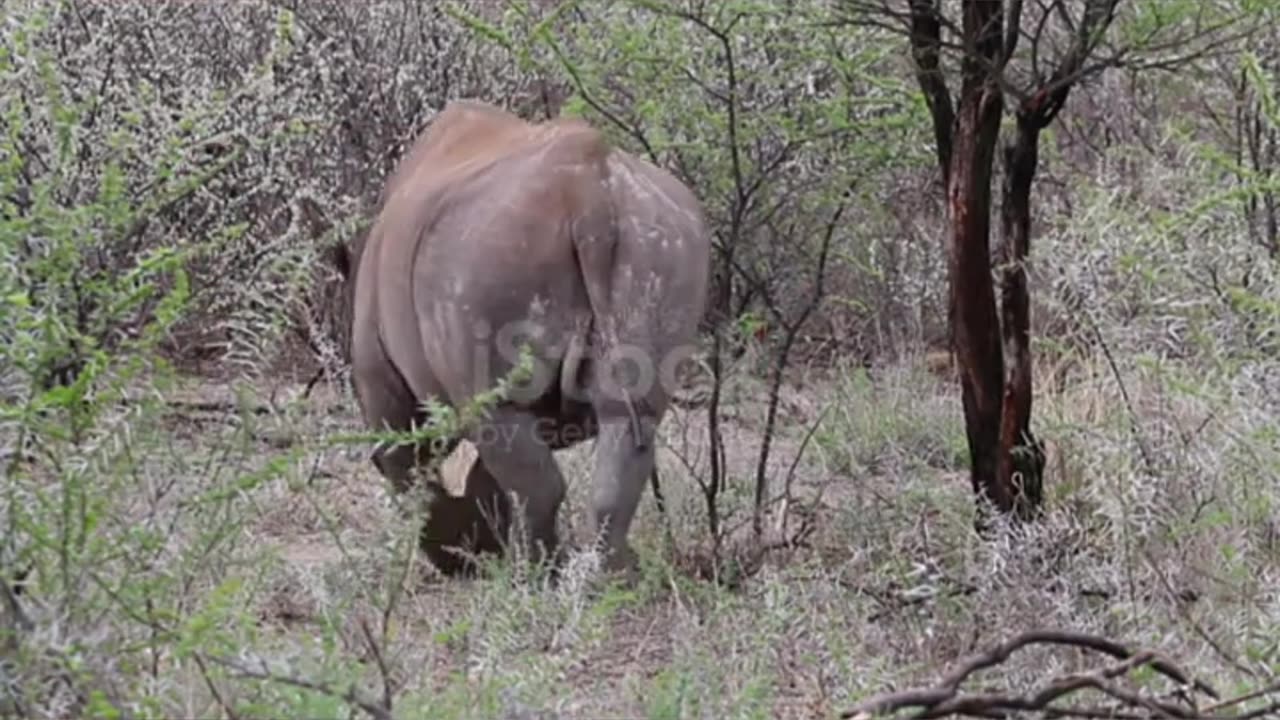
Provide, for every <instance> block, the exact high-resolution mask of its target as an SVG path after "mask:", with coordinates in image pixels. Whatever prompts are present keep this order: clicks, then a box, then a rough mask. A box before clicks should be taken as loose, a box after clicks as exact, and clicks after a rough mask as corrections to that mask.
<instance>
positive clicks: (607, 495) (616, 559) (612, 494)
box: [590, 415, 655, 570]
mask: <svg viewBox="0 0 1280 720" xmlns="http://www.w3.org/2000/svg"><path fill="white" fill-rule="evenodd" d="M654 452H655V450H654V421H653V418H651V417H647V416H645V415H640V416H639V417H638V418H635V419H633V418H631V417H625V416H624V417H616V416H615V417H611V418H609V419H608V420H602V421H601V423H600V432H599V435H598V436H597V437H596V446H595V468H594V471H593V475H592V479H591V480H592V482H591V484H592V488H591V489H592V497H591V525H590V527H591V532H592V533H593V535H594V539H595V540H596V541H598V542H602V543H603V545H604V551H605V555H606V556H605V564H604V566H605V568H606V569H608V570H630V569H632V568H633V567H634V565H635V562H636V557H635V553H634V551H632V549H631V546H630V545H629V544H628V543H627V533H628V532H629V531H630V529H631V521H632V519H633V518H634V517H635V513H636V507H637V506H638V505H639V504H640V498H641V496H642V495H643V494H644V489H645V486H646V484H647V482H648V480H649V475H650V473H651V471H652V470H653V465H654V460H655V457H654Z"/></svg>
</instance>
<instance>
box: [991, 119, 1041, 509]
mask: <svg viewBox="0 0 1280 720" xmlns="http://www.w3.org/2000/svg"><path fill="white" fill-rule="evenodd" d="M1017 121H1018V122H1017V126H1016V129H1015V135H1014V139H1013V141H1012V142H1010V143H1008V144H1007V145H1006V146H1005V148H1004V158H1003V159H1004V172H1005V175H1004V187H1003V196H1002V198H1001V203H1000V230H1001V233H1000V234H1001V237H1002V240H1003V242H1002V243H1001V248H1000V249H1001V253H1000V254H1001V265H1002V267H1001V271H1000V274H1001V317H1002V320H1003V322H1002V325H1001V329H1002V334H1003V337H1004V359H1005V360H1006V361H1007V362H1008V364H1009V369H1008V375H1007V377H1006V382H1005V387H1004V401H1003V404H1002V408H1001V416H1000V447H999V449H998V456H999V467H998V469H997V478H998V479H997V484H998V485H999V486H1001V487H1002V488H1005V489H1006V492H1008V493H1010V494H1011V497H1010V507H1011V508H1012V509H1013V510H1014V512H1015V513H1016V515H1017V516H1018V517H1019V518H1020V519H1029V518H1031V517H1032V516H1034V515H1035V514H1036V513H1037V512H1038V510H1039V507H1040V503H1041V501H1042V499H1043V495H1044V493H1043V487H1042V475H1043V472H1044V463H1045V455H1044V450H1043V448H1042V447H1041V445H1040V442H1039V441H1038V440H1037V439H1036V438H1035V436H1034V435H1033V434H1032V433H1031V404H1032V397H1033V392H1032V390H1033V388H1032V377H1031V296H1030V290H1029V288H1028V286H1027V271H1026V260H1027V256H1028V255H1029V253H1030V251H1031V185H1032V182H1033V181H1034V180H1035V175H1036V168H1037V165H1038V163H1039V138H1040V127H1041V126H1040V125H1039V118H1037V117H1036V116H1034V115H1028V114H1026V113H1024V112H1019V113H1018V118H1017Z"/></svg>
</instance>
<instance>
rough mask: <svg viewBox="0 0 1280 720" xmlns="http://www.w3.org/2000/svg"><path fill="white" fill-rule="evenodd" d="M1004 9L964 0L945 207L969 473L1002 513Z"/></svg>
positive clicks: (1005, 505) (1005, 491) (1008, 496)
mask: <svg viewBox="0 0 1280 720" xmlns="http://www.w3.org/2000/svg"><path fill="white" fill-rule="evenodd" d="M1000 13H1001V3H1000V2H990V1H989V0H987V1H983V0H969V2H966V3H965V5H964V29H965V35H966V37H967V38H972V39H973V42H974V46H975V49H976V51H977V52H976V53H975V54H974V55H969V56H966V57H965V59H964V61H963V65H962V67H963V75H964V78H963V82H962V85H961V90H960V102H959V106H958V108H957V111H956V118H955V126H954V127H955V132H954V136H953V138H952V147H951V157H950V167H949V171H948V172H947V200H948V203H947V207H948V211H949V218H948V219H949V222H950V223H951V244H950V256H949V272H950V276H951V301H950V314H951V318H950V320H951V341H952V347H953V350H954V352H955V356H956V369H957V371H958V373H959V375H960V389H961V398H962V400H963V404H964V417H965V434H966V435H967V437H968V442H969V454H970V479H971V482H972V484H973V489H974V492H975V493H977V494H979V495H980V496H985V497H986V498H987V499H988V500H990V501H991V502H992V503H993V504H994V505H995V507H996V509H997V510H999V511H1000V512H1002V513H1004V512H1008V511H1009V510H1011V509H1012V507H1013V505H1012V503H1013V496H1012V493H1011V492H1009V488H1008V487H1007V486H1006V485H1005V484H1004V483H1002V482H1001V476H1000V415H1001V406H1002V397H1003V394H1004V393H1003V386H1004V357H1003V350H1002V348H1001V339H1000V324H999V316H998V315H997V312H996V297H995V287H994V284H993V283H992V277H991V259H990V257H991V256H990V235H991V171H992V165H993V163H994V160H995V150H996V142H997V140H998V139H999V135H1000V118H1001V116H1002V114H1003V112H1004V99H1003V96H1002V94H1001V92H1000V88H999V86H998V84H997V82H996V79H995V78H993V77H992V76H991V73H990V68H989V67H988V63H994V62H997V61H998V59H999V55H1000V49H1001V40H1002V38H1001V31H1000ZM975 55H976V56H975ZM981 524H983V523H981V522H980V525H981Z"/></svg>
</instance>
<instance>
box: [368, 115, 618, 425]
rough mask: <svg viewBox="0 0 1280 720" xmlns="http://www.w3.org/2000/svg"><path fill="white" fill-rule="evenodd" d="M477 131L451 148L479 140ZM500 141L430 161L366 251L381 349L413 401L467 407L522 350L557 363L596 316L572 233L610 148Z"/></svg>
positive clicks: (540, 130) (465, 131) (543, 136)
mask: <svg viewBox="0 0 1280 720" xmlns="http://www.w3.org/2000/svg"><path fill="white" fill-rule="evenodd" d="M499 119H500V118H499ZM481 125H482V124H481ZM481 125H477V126H471V127H465V128H462V129H457V130H454V132H455V133H456V135H455V137H456V138H459V139H461V138H469V139H471V140H476V139H482V138H483V137H484V136H483V135H482V134H480V133H477V127H480V126H481ZM497 132H498V133H499V134H500V135H501V138H500V139H499V141H498V142H494V143H490V144H486V145H483V147H481V146H479V145H477V146H471V147H468V146H465V145H463V144H462V143H461V140H459V141H458V142H454V143H448V142H442V141H440V139H439V138H437V141H436V144H435V145H434V146H432V145H428V146H427V147H425V148H424V149H423V150H422V152H421V154H420V155H419V162H418V165H417V166H416V168H417V169H416V170H415V171H414V172H413V174H411V175H404V176H401V180H400V185H399V186H398V187H396V188H395V189H394V190H393V192H392V194H391V196H390V197H389V198H388V200H387V205H386V207H385V208H384V212H383V216H382V218H380V222H379V225H380V227H379V229H378V230H379V236H378V237H377V238H376V239H374V240H372V242H371V247H370V248H369V250H370V251H372V252H371V256H372V257H371V262H372V263H373V267H374V268H375V273H373V274H372V275H373V276H374V277H373V279H371V283H370V286H371V288H372V291H373V293H374V294H375V295H376V305H377V306H378V307H379V308H380V309H379V312H378V318H379V325H380V327H381V328H382V336H383V342H384V343H385V344H386V345H387V347H388V352H389V354H390V356H391V358H392V360H393V362H395V363H396V364H397V366H399V367H400V368H401V371H402V372H403V373H404V374H405V376H406V378H407V380H408V382H409V384H410V386H411V387H413V388H414V391H415V393H428V394H435V393H439V392H443V393H445V394H446V395H448V399H449V400H451V401H453V402H460V401H463V400H465V399H466V398H467V397H470V396H472V395H474V394H475V393H476V392H479V391H481V390H484V389H487V388H489V387H491V386H492V384H493V383H494V382H496V381H497V380H499V379H500V378H501V376H502V375H504V374H505V373H506V372H507V371H508V370H509V368H510V367H511V366H512V364H513V363H514V362H515V361H516V359H517V355H516V353H517V349H518V343H519V342H520V341H521V340H522V339H523V340H529V341H531V344H533V345H534V349H535V351H541V352H542V353H543V354H545V355H547V356H552V357H554V356H556V355H558V352H557V351H556V345H557V343H559V342H561V341H562V340H563V339H564V338H565V336H566V334H567V333H568V332H569V331H570V330H571V329H572V328H573V327H574V325H575V324H576V323H578V322H581V321H583V320H585V318H584V313H586V312H589V311H588V309H587V307H588V306H587V304H586V300H585V295H584V292H583V287H582V283H581V278H580V277H579V275H578V274H577V272H576V266H575V264H574V259H573V248H572V241H571V236H570V232H569V231H570V227H571V225H572V223H573V220H574V217H575V214H576V213H578V212H579V208H580V206H581V203H583V202H585V200H584V199H583V197H582V196H583V193H584V192H590V188H596V189H597V190H596V191H597V192H598V191H599V188H603V187H604V177H603V172H604V158H605V156H606V155H607V152H608V147H607V144H605V143H604V141H603V139H602V138H601V137H600V136H599V134H598V133H596V132H595V131H594V130H591V129H590V128H588V127H587V126H585V125H584V124H582V123H577V122H565V123H559V124H556V125H541V126H535V125H529V124H525V125H524V126H523V127H516V126H514V125H513V124H501V123H500V127H499V128H498V130H497ZM441 137H447V133H442V134H441ZM437 168H441V169H437ZM584 189H585V190H584ZM373 243H377V244H376V246H375V245H373ZM538 332H542V333H544V334H543V335H542V336H541V337H539V336H538V334H537V333H538ZM529 333H532V334H529ZM522 334H524V335H526V337H521V335H522ZM555 370H556V369H555V368H554V367H552V366H547V367H546V368H545V372H544V377H543V378H542V380H543V381H544V384H554V377H553V376H554V374H555Z"/></svg>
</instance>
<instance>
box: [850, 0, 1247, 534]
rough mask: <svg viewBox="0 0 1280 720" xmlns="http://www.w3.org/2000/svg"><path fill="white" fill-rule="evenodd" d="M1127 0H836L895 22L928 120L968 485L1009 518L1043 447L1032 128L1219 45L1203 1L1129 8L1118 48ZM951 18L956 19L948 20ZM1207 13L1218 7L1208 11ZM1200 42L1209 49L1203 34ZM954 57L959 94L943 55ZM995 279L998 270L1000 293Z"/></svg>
mask: <svg viewBox="0 0 1280 720" xmlns="http://www.w3.org/2000/svg"><path fill="white" fill-rule="evenodd" d="M1122 4H1124V0H1077V1H1075V2H1072V1H1071V0H1038V1H1037V2H1036V3H1034V6H1035V7H1034V8H1033V9H1028V8H1026V6H1025V5H1024V2H1023V0H948V1H947V2H946V3H945V5H946V6H947V7H948V8H951V9H953V10H958V13H956V12H952V13H950V14H948V13H947V12H945V11H944V9H943V5H944V3H943V2H942V0H900V1H898V2H895V0H845V2H844V3H843V5H844V7H845V9H846V10H847V12H848V14H847V17H848V18H849V20H850V21H852V22H855V23H859V24H870V25H875V26H878V27H883V28H889V29H891V30H893V31H895V32H900V33H902V34H903V35H904V36H906V38H908V40H909V44H910V48H911V52H912V58H913V62H914V65H915V72H916V79H917V82H918V83H919V85H920V89H921V91H922V93H923V95H924V98H925V101H926V103H927V105H928V108H929V112H930V115H931V117H932V122H933V130H934V138H935V141H936V152H937V159H938V165H939V169H940V170H941V173H942V180H943V185H944V187H945V191H946V197H947V219H948V225H949V232H948V243H947V248H948V272H949V277H950V297H949V304H950V307H949V311H950V323H951V338H952V349H953V351H954V353H955V358H956V365H957V369H958V371H959V373H958V374H959V377H960V385H961V393H962V399H963V406H964V417H965V429H966V434H967V436H968V444H969V452H970V463H971V465H970V476H971V480H972V484H973V489H974V491H975V493H977V494H978V495H980V496H983V497H985V498H986V499H987V500H989V501H990V502H991V504H992V505H994V507H995V508H996V509H997V510H998V511H1000V512H1003V513H1012V514H1013V515H1014V516H1015V517H1017V518H1019V519H1023V520H1025V519H1030V518H1032V517H1034V516H1035V515H1037V514H1038V512H1039V508H1040V504H1041V501H1042V496H1043V491H1042V475H1043V471H1044V463H1045V456H1044V450H1043V446H1042V444H1041V442H1040V441H1039V440H1038V439H1037V438H1036V437H1035V435H1034V434H1033V433H1032V432H1031V415H1032V413H1031V410H1032V398H1033V395H1034V393H1033V387H1032V368H1031V312H1030V305H1031V303H1030V291H1029V288H1028V283H1027V272H1026V261H1027V258H1028V256H1029V254H1030V250H1031V214H1032V210H1031V190H1032V185H1033V182H1034V181H1035V177H1036V172H1037V169H1038V165H1039V143H1040V135H1041V131H1042V130H1044V129H1045V128H1046V127H1048V126H1049V125H1050V124H1051V123H1052V122H1053V120H1054V118H1055V117H1057V115H1058V113H1059V112H1060V111H1061V110H1062V108H1063V106H1064V105H1065V104H1066V101H1067V97H1068V95H1069V94H1070V93H1071V91H1072V89H1073V88H1074V87H1076V86H1077V85H1078V84H1080V83H1081V82H1082V81H1083V80H1085V79H1087V78H1088V77H1090V76H1091V75H1094V74H1097V73H1100V72H1103V71H1104V70H1106V69H1108V68H1117V67H1122V66H1123V67H1131V68H1141V67H1159V68H1164V69H1168V68H1171V67H1175V66H1177V65H1180V64H1182V63H1185V62H1187V61H1190V60H1192V59H1194V58H1196V57H1199V56H1200V55H1202V54H1203V53H1204V52H1205V51H1206V49H1207V48H1210V47H1213V46H1214V45H1215V44H1217V43H1219V42H1221V41H1222V40H1223V39H1224V36H1223V34H1222V32H1221V31H1223V30H1225V29H1226V28H1227V27H1230V26H1231V23H1232V20H1231V19H1230V18H1227V19H1225V20H1223V21H1221V22H1215V20H1214V19H1212V18H1211V16H1210V15H1209V14H1207V13H1209V12H1213V11H1210V10H1206V7H1205V6H1208V5H1210V4H1209V3H1204V4H1199V3H1197V4H1195V5H1201V6H1202V7H1200V8H1197V7H1195V5H1191V6H1187V5H1181V6H1179V7H1178V8H1175V9H1173V10H1172V11H1166V10H1168V8H1164V9H1162V8H1160V7H1157V6H1154V5H1150V4H1149V3H1147V4H1143V5H1141V6H1139V7H1138V8H1137V9H1135V11H1134V13H1133V17H1132V20H1133V22H1132V23H1131V26H1130V27H1126V33H1124V34H1125V35H1126V36H1127V40H1126V44H1124V45H1121V46H1117V45H1116V44H1113V43H1108V42H1107V38H1108V35H1110V34H1118V33H1112V32H1111V31H1112V29H1113V25H1114V24H1115V19H1116V16H1117V11H1118V10H1119V9H1121V6H1122ZM957 14H958V16H959V19H958V21H957V20H956V17H955V16H956V15H957ZM1215 17H1217V16H1215ZM1206 40H1207V41H1209V42H1208V44H1207V45H1206V44H1205V43H1204V41H1206ZM949 54H952V55H955V56H958V66H959V93H958V94H957V95H953V94H952V92H951V89H950V82H949V81H948V77H947V72H946V70H945V69H944V60H945V59H946V58H947V57H948V55H949ZM1006 115H1011V116H1012V117H1011V119H1012V121H1013V122H1012V123H1010V124H1009V126H1008V130H1009V132H1010V136H1009V137H1006V139H1005V142H1004V144H1003V148H1002V149H1001V152H1000V153H999V157H1000V160H1001V167H1000V169H1001V170H1002V174H1003V181H1002V183H1001V188H1000V192H1001V201H1000V218H999V228H1000V253H999V260H1000V262H999V267H998V268H997V271H996V273H993V271H992V270H993V269H992V267H991V261H990V258H991V253H990V235H991V215H992V195H993V192H992V185H993V180H994V176H995V172H994V171H995V169H996V166H995V161H996V157H997V152H996V151H997V149H998V148H999V144H1000V134H1001V128H1002V121H1003V120H1004V119H1005V118H1006ZM994 275H998V277H999V290H1000V292H999V302H998V303H997V300H996V296H997V292H996V289H997V285H996V282H995V277H994Z"/></svg>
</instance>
